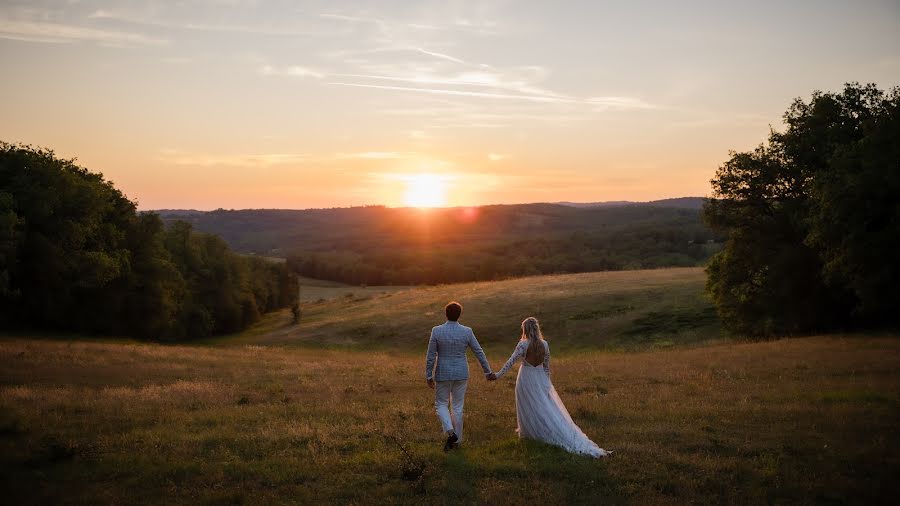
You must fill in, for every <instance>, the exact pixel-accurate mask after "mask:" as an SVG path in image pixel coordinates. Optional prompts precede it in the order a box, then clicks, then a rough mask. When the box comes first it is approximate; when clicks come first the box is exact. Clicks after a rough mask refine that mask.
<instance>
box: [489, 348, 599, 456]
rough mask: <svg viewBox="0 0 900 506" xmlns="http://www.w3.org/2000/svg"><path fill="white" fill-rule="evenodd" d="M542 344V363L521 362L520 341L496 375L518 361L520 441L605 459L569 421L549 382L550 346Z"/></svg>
mask: <svg viewBox="0 0 900 506" xmlns="http://www.w3.org/2000/svg"><path fill="white" fill-rule="evenodd" d="M541 342H542V343H544V350H545V351H546V353H545V355H544V363H543V364H542V365H539V366H533V365H531V364H529V363H528V361H527V360H524V358H525V353H526V351H527V350H528V341H527V340H522V341H519V344H518V345H517V346H516V349H515V351H513V354H512V356H511V357H509V360H507V361H506V364H505V365H504V366H503V368H502V369H500V371H499V372H497V377H498V378H499V377H501V376H503V375H504V374H506V372H507V371H508V370H509V369H510V368H511V367H512V366H513V365H515V363H516V362H518V361H519V360H522V365H521V366H520V367H519V377H518V378H517V379H516V419H517V422H518V428H517V429H516V432H518V433H519V437H520V438H528V439H536V440H539V441H543V442H545V443H549V444H552V445H556V446H561V447H563V448H565V449H566V450H568V451H570V452H572V453H580V454H584V455H590V456H591V457H606V456H608V455H609V454H610V453H612V452H608V451H606V450H604V449H603V448H600V447H599V446H597V444H596V443H594V442H593V441H591V440H590V439H589V438H588V437H587V436H586V435H585V434H584V432H582V431H581V429H579V428H578V426H577V425H575V422H574V421H572V417H571V416H569V412H568V411H567V410H566V406H565V405H563V402H562V400H561V399H560V398H559V395H557V393H556V389H555V388H553V384H552V383H551V382H550V345H549V344H547V341H541Z"/></svg>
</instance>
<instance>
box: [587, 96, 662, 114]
mask: <svg viewBox="0 0 900 506" xmlns="http://www.w3.org/2000/svg"><path fill="white" fill-rule="evenodd" d="M586 102H587V103H588V104H590V105H592V106H594V107H595V109H594V110H596V111H605V110H608V109H618V110H621V109H656V108H657V106H655V105H653V104H648V103H647V102H644V101H643V100H641V99H639V98H634V97H591V98H589V99H587V100H586Z"/></svg>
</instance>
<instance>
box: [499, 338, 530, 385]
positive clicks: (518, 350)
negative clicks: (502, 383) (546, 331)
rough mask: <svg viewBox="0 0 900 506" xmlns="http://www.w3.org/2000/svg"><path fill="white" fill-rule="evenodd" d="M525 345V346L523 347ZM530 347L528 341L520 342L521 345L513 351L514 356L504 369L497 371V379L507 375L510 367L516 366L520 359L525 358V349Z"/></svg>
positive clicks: (504, 365)
mask: <svg viewBox="0 0 900 506" xmlns="http://www.w3.org/2000/svg"><path fill="white" fill-rule="evenodd" d="M523 344H524V345H525V346H523ZM527 346H528V341H519V344H517V345H516V349H515V350H513V352H512V355H511V356H510V357H509V360H507V361H506V363H505V364H503V367H502V368H501V369H500V370H499V371H497V377H498V378H499V377H501V376H503V375H504V374H506V371H508V370H509V368H510V367H512V366H514V365H516V362H518V361H519V359H520V358H522V357H524V356H525V348H526V347H527Z"/></svg>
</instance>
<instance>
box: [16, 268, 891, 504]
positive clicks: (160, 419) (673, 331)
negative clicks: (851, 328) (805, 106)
mask: <svg viewBox="0 0 900 506" xmlns="http://www.w3.org/2000/svg"><path fill="white" fill-rule="evenodd" d="M698 272H699V271H696V270H693V269H687V270H683V269H679V270H662V271H643V272H630V273H603V274H590V275H588V274H583V275H575V276H552V277H547V278H523V279H517V280H510V281H504V282H496V283H473V284H466V285H447V286H439V287H426V288H406V289H398V290H396V291H393V292H388V291H385V290H383V289H381V288H378V287H368V288H359V287H354V288H350V287H339V286H330V287H323V288H331V289H339V290H352V295H351V296H349V297H348V296H347V295H346V293H331V294H330V295H328V296H329V297H331V298H326V297H324V296H323V297H320V298H317V299H314V300H312V301H311V302H309V303H308V304H304V305H303V307H304V316H303V320H302V321H301V324H300V325H299V326H292V325H290V324H289V321H287V320H289V315H288V314H286V313H284V312H282V313H279V314H275V315H273V316H270V317H268V318H267V319H265V320H263V321H262V322H261V323H260V324H259V326H257V327H255V328H252V329H250V330H249V331H248V332H246V333H244V334H241V335H237V336H229V337H226V338H220V339H218V340H210V341H204V342H202V343H199V344H192V345H180V344H179V345H166V344H148V343H139V342H109V341H106V342H100V341H95V340H86V339H84V338H78V339H73V338H62V337H59V338H53V337H50V338H42V339H26V338H24V337H17V336H6V337H4V338H3V339H2V340H0V361H2V362H0V363H2V364H3V366H2V368H0V469H2V473H0V476H2V477H0V483H2V485H0V490H2V493H3V496H4V500H5V501H7V502H8V503H9V504H47V503H53V504H123V503H134V504H160V503H164V504H241V503H247V504H296V503H316V504H325V503H342V504H367V503H380V504H411V503H436V504H467V503H470V504H474V503H480V504H484V503H494V504H506V503H510V502H515V503H522V502H535V501H541V502H544V503H548V504H596V503H601V502H603V503H613V504H621V503H631V504H684V503H697V504H710V503H719V504H724V503H737V504H761V503H790V504H814V503H817V504H844V503H858V504H864V503H868V504H871V503H879V502H886V501H887V500H889V498H890V497H896V496H897V494H898V493H900V485H898V483H897V481H896V479H895V478H896V474H897V470H898V464H900V450H898V449H897V448H898V444H900V437H898V431H897V426H896V422H897V420H898V419H900V417H898V415H900V373H898V367H897V366H898V364H900V341H898V340H897V338H896V336H893V335H829V336H811V337H802V338H790V339H780V340H773V341H765V342H741V341H731V340H728V339H727V338H725V337H723V336H722V335H721V333H720V331H719V330H718V325H717V323H716V322H715V321H712V322H710V321H708V318H706V317H705V316H704V311H705V310H704V308H705V307H707V306H706V305H707V304H708V302H706V301H705V299H703V297H702V279H701V278H700V277H698V276H699V274H698ZM304 289H307V288H304ZM454 292H455V293H454ZM325 294H326V293H325V292H323V295H325ZM451 295H453V296H452V297H451ZM449 298H458V299H461V300H462V301H463V303H464V304H465V306H466V308H465V312H464V320H465V323H467V324H470V325H472V326H473V327H475V329H476V332H477V333H478V335H479V336H480V338H481V340H482V342H484V343H485V346H486V348H487V350H488V353H489V358H490V359H491V362H492V365H493V366H494V367H495V368H496V367H499V366H500V365H501V364H502V362H503V361H504V360H505V359H506V356H507V355H506V354H507V353H508V352H509V351H510V350H511V348H512V344H513V343H514V341H515V338H516V330H517V328H516V327H517V324H518V321H519V320H520V319H521V318H520V316H521V315H527V314H532V313H533V314H538V315H539V316H540V317H541V318H542V320H543V322H544V326H545V327H546V329H547V334H548V339H550V342H551V346H552V349H553V364H552V366H553V381H554V384H555V385H556V388H557V390H558V391H559V393H560V395H561V397H562V398H563V400H564V402H565V403H566V405H567V407H568V409H569V411H570V413H571V414H572V416H573V418H574V419H575V421H576V422H577V423H578V424H579V425H580V426H581V428H582V429H583V430H584V431H585V432H586V433H587V434H588V435H589V436H591V437H592V438H593V439H594V440H595V441H596V442H597V443H598V444H600V446H602V447H604V448H606V449H611V450H613V451H614V452H615V453H614V455H613V457H611V458H609V459H602V460H592V459H589V458H585V457H580V456H575V455H570V454H567V453H566V452H564V451H562V450H559V449H556V448H553V447H549V446H546V445H543V444H540V443H535V442H528V441H520V440H518V438H517V437H516V435H515V432H514V429H515V411H514V405H513V386H514V381H515V376H514V374H513V375H509V376H508V377H506V378H503V379H501V380H500V381H498V382H496V383H488V382H486V381H482V380H481V379H480V378H479V377H478V375H473V378H472V381H471V384H470V387H469V393H468V395H467V401H468V402H467V403H466V410H467V412H466V439H467V441H466V443H465V445H464V446H463V447H462V448H461V449H460V450H458V451H455V452H451V453H449V454H445V453H444V452H443V451H441V446H440V444H441V440H440V434H439V426H438V423H437V420H436V417H435V416H434V413H433V406H432V404H433V401H432V399H433V397H432V391H431V390H429V389H428V388H427V386H426V385H425V384H424V381H423V379H422V376H423V370H422V368H423V362H424V360H423V358H424V344H425V340H426V339H427V329H428V328H429V327H430V326H431V325H433V324H435V323H439V321H440V320H441V318H439V316H440V315H439V314H438V313H439V312H440V309H441V305H442V303H443V302H446V300H447V299H449ZM319 299H322V300H319ZM614 308H619V309H617V310H614ZM626 308H627V309H626ZM698 311H699V313H698ZM698 314H699V316H697V315H698ZM673 315H674V316H673ZM679 315H681V319H680V320H679V318H678V316H679ZM684 315H693V316H684ZM713 320H714V319H713ZM679 321H681V322H686V323H684V324H685V325H686V326H687V328H683V329H682V328H680V327H679V326H678V325H675V324H673V322H676V323H677V322H679ZM564 322H571V323H568V324H566V323H564ZM691 322H692V323H691ZM566 325H568V327H566ZM407 326H408V327H410V328H409V329H407V328H406V327H407ZM381 327H385V328H386V329H387V330H383V329H381ZM667 328H668V329H669V331H668V332H667V331H666V330H665V329H667ZM379 332H384V333H385V334H384V335H382V334H380V333H379ZM629 337H631V341H629ZM579 343H580V344H579ZM629 343H630V344H629ZM470 366H471V367H472V368H473V370H476V371H477V366H476V364H475V363H474V361H472V363H471V365H470Z"/></svg>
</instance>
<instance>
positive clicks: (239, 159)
mask: <svg viewBox="0 0 900 506" xmlns="http://www.w3.org/2000/svg"><path fill="white" fill-rule="evenodd" d="M310 158H311V157H310V156H309V155H307V154H302V153H252V154H233V155H211V154H203V153H185V152H182V151H179V150H175V149H163V150H161V151H160V156H159V159H160V161H163V162H166V163H170V164H173V165H184V166H191V167H212V166H222V167H226V166H227V167H269V166H273V165H283V164H292V163H300V162H305V161H309V160H310Z"/></svg>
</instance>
